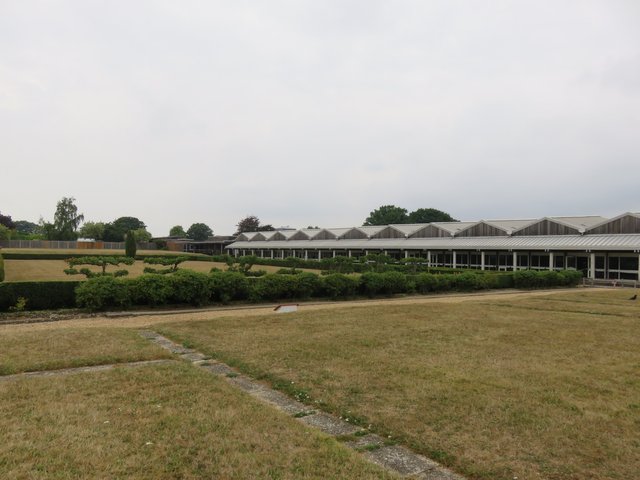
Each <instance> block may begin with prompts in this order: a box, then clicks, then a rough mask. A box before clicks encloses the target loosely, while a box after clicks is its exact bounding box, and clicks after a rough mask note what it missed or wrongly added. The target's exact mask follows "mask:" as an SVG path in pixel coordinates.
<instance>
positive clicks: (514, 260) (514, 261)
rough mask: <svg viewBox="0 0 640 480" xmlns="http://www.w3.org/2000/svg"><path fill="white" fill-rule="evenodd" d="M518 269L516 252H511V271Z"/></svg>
mask: <svg viewBox="0 0 640 480" xmlns="http://www.w3.org/2000/svg"><path fill="white" fill-rule="evenodd" d="M517 269H518V252H513V271H514V272H515V271H516V270H517Z"/></svg>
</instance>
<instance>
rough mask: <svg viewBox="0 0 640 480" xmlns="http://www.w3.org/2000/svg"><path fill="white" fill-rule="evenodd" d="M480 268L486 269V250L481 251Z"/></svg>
mask: <svg viewBox="0 0 640 480" xmlns="http://www.w3.org/2000/svg"><path fill="white" fill-rule="evenodd" d="M480 270H484V252H480Z"/></svg>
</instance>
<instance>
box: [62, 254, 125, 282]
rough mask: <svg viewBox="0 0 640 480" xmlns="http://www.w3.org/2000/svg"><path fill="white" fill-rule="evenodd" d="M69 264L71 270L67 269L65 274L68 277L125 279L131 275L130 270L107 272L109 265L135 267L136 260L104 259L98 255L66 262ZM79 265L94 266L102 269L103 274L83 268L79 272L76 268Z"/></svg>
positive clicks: (121, 258) (122, 258)
mask: <svg viewBox="0 0 640 480" xmlns="http://www.w3.org/2000/svg"><path fill="white" fill-rule="evenodd" d="M66 262H67V263H68V264H69V268H65V270H64V273H66V274H67V275H84V276H85V277H87V278H94V277H124V276H126V275H129V271H128V270H116V271H115V272H113V273H111V272H107V266H108V265H115V266H116V267H117V266H118V265H120V264H121V263H124V264H125V265H133V264H134V262H135V259H133V258H129V257H103V256H98V255H92V256H90V257H77V258H70V259H68V260H66ZM78 265H94V266H96V267H100V268H101V269H102V271H101V272H95V271H93V270H91V269H89V268H86V267H85V268H81V269H80V270H77V269H76V268H75V267H76V266H78Z"/></svg>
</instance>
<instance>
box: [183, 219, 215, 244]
mask: <svg viewBox="0 0 640 480" xmlns="http://www.w3.org/2000/svg"><path fill="white" fill-rule="evenodd" d="M211 235H213V230H211V228H209V226H208V225H206V224H204V223H194V224H193V225H191V226H190V227H189V230H187V238H190V239H192V240H195V241H197V242H200V241H202V240H206V239H207V238H209V237H210V236H211Z"/></svg>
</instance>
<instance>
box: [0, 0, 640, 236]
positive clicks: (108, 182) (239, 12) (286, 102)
mask: <svg viewBox="0 0 640 480" xmlns="http://www.w3.org/2000/svg"><path fill="white" fill-rule="evenodd" d="M0 178H1V180H0V212H2V213H3V214H7V215H11V216H12V217H13V219H14V220H22V219H25V220H30V221H34V222H37V221H38V219H39V217H40V216H42V217H44V218H45V219H46V220H51V219H52V218H53V213H54V211H55V205H56V202H57V201H58V200H60V199H61V198H62V197H64V196H72V197H75V198H76V204H77V205H78V207H79V209H80V211H81V212H82V213H84V214H85V219H86V220H92V221H111V220H114V219H115V218H117V217H120V216H136V217H138V218H140V219H141V220H143V221H144V222H145V223H146V224H147V226H148V229H149V230H150V231H151V232H152V233H153V234H154V235H157V236H160V235H166V234H168V231H169V229H170V227H171V226H173V225H176V224H180V225H183V226H184V228H185V229H186V228H188V227H189V225H191V224H192V223H194V222H204V223H206V224H208V225H209V226H211V227H212V228H213V230H214V232H215V233H218V234H230V233H232V232H233V231H234V228H235V224H236V223H237V222H238V221H239V220H240V219H241V218H242V217H244V216H245V215H247V214H253V215H257V216H258V217H259V218H260V219H261V220H262V222H263V223H271V224H273V225H274V226H284V225H290V226H292V227H306V226H307V225H319V226H322V227H340V226H353V225H360V224H362V222H363V221H364V219H365V218H366V217H367V215H368V213H369V212H370V211H371V210H373V209H375V208H376V207H378V206H380V205H385V204H395V205H398V206H402V207H404V208H407V209H408V210H409V211H411V210H414V209H417V208H420V207H433V208H438V209H441V210H444V211H446V212H448V213H450V214H451V215H453V216H454V217H456V218H459V219H461V220H480V219H499V218H537V217H542V216H547V215H582V214H598V215H603V216H614V215H617V214H620V213H623V212H626V211H640V192H639V184H640V182H639V179H640V2H638V1H637V0H629V1H616V0H602V1H589V0H579V1H577V0H576V1H569V0H567V1H557V0H553V1H545V0H532V1H515V0H514V1H497V0H496V1H491V0H486V1H474V0H468V1H452V0H441V1H434V0H432V1H428V0H415V1H404V0H393V1H391V0H387V1H375V0H335V1H333V0H315V1H304V0H290V1H280V0H269V1H243V0H233V1H231V0H229V1H224V2H222V1H212V0H208V1H185V0H180V1H177V0H176V1H158V0H149V1H135V0H126V1H125V0H123V1H117V0H104V1H94V0H74V1H71V0H69V1H56V0H47V1H35V0H0Z"/></svg>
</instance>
